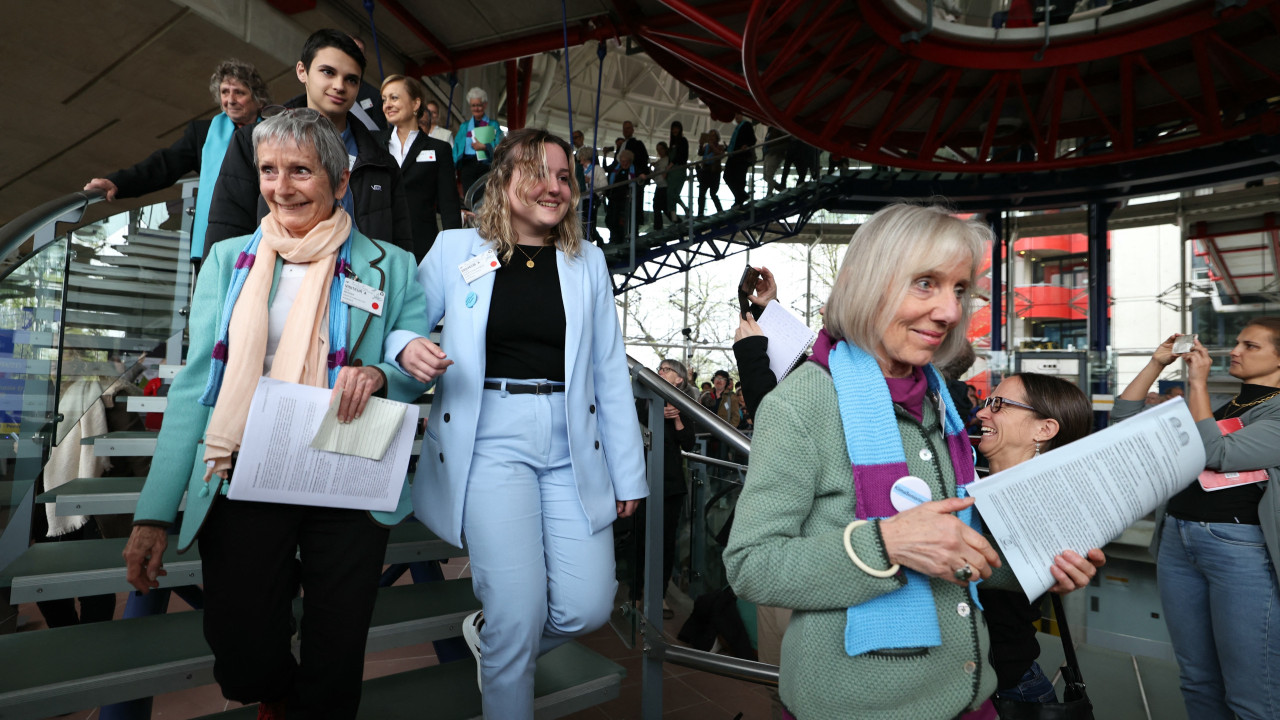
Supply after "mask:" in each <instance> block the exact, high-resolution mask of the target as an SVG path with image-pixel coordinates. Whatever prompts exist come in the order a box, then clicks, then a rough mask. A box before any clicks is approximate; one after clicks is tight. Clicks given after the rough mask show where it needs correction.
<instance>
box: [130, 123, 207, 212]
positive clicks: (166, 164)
mask: <svg viewBox="0 0 1280 720" xmlns="http://www.w3.org/2000/svg"><path fill="white" fill-rule="evenodd" d="M212 122H213V121H212V120H192V121H191V122H190V123H187V129H186V130H185V131H184V132H183V133H182V137H180V138H178V141H177V142H175V143H174V144H172V145H170V146H169V147H167V148H162V149H160V150H157V151H155V152H153V153H151V154H150V155H148V156H147V159H146V160H143V161H142V162H140V163H138V164H137V165H134V166H133V167H131V168H125V169H124V170H117V171H115V172H113V173H111V174H110V175H108V176H107V179H108V180H110V181H111V182H113V183H115V185H116V197H118V198H134V197H141V196H143V195H146V194H147V193H150V192H155V191H157V190H163V189H165V188H167V187H169V186H170V185H172V184H174V183H175V182H177V181H178V178H180V177H182V176H183V175H186V174H187V173H189V172H196V173H198V172H200V156H201V153H203V152H204V141H205V138H207V137H209V125H210V124H211V123H212Z"/></svg>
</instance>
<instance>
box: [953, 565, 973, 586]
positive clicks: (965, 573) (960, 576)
mask: <svg viewBox="0 0 1280 720" xmlns="http://www.w3.org/2000/svg"><path fill="white" fill-rule="evenodd" d="M954 574H955V578H956V579H957V580H959V581H961V582H968V581H969V578H971V577H973V568H972V567H970V566H969V564H968V563H965V566H964V567H962V568H959V569H958V570H956V571H955V573H954Z"/></svg>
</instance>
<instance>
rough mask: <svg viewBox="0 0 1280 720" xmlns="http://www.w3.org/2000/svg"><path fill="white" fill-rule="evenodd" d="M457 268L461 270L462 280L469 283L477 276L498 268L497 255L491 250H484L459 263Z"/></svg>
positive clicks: (482, 275)
mask: <svg viewBox="0 0 1280 720" xmlns="http://www.w3.org/2000/svg"><path fill="white" fill-rule="evenodd" d="M458 269H459V270H461V271H462V281H463V282H465V283H467V284H468V285H470V284H471V283H472V282H474V281H475V280H476V279H477V278H481V277H484V276H485V275H486V274H487V273H491V272H493V271H494V270H497V269H498V256H497V255H496V254H494V252H493V251H492V250H485V251H484V252H483V253H482V254H480V255H477V256H475V257H473V258H471V259H470V260H468V261H466V262H464V263H462V264H461V265H459V266H458Z"/></svg>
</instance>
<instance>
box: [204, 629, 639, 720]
mask: <svg viewBox="0 0 1280 720" xmlns="http://www.w3.org/2000/svg"><path fill="white" fill-rule="evenodd" d="M626 673H627V671H626V669H624V668H623V667H622V666H621V665H618V664H617V663H615V662H613V661H612V660H609V659H608V658H605V657H604V656H602V655H600V654H598V653H595V652H592V651H591V650H588V649H587V648H585V647H583V646H581V645H579V644H577V643H572V642H570V643H565V644H564V645H561V646H560V647H558V648H556V649H555V650H552V651H551V652H549V653H547V654H546V655H543V656H542V657H540V658H538V668H537V671H536V672H535V673H534V679H533V693H534V701H533V707H534V711H533V716H534V718H536V720H551V718H558V717H564V716H565V715H570V714H572V713H575V712H579V711H581V710H586V709H587V708H590V707H592V706H595V705H599V704H600V703H602V702H607V701H609V700H613V699H614V698H616V697H618V694H619V692H620V690H621V688H622V678H623V677H625V676H626ZM428 698H429V703H430V706H429V707H430V710H429V711H427V710H426V709H425V708H426V707H427V705H426V704H425V703H426V702H428V700H427V699H428ZM257 712H258V709H257V706H247V707H242V708H236V709H235V710H229V711H227V712H222V713H217V714H214V715H205V716H203V717H201V718H198V719H197V720H215V719H216V720H246V719H247V720H253V718H256V717H257ZM356 717H357V718H358V719H359V720H387V718H402V717H431V718H432V720H470V719H471V718H479V717H480V689H479V688H478V687H476V665H475V662H474V661H472V660H461V661H458V662H452V663H447V664H445V665H433V666H431V667H426V668H421V669H418V670H410V671H409V672H403V673H397V674H395V675H386V676H383V677H380V678H374V679H372V680H366V681H365V683H364V692H363V693H362V694H361V696H360V709H359V711H357V712H356Z"/></svg>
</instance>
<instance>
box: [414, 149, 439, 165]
mask: <svg viewBox="0 0 1280 720" xmlns="http://www.w3.org/2000/svg"><path fill="white" fill-rule="evenodd" d="M435 161H436V151H435V150H423V151H422V152H420V153H418V162H435Z"/></svg>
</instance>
